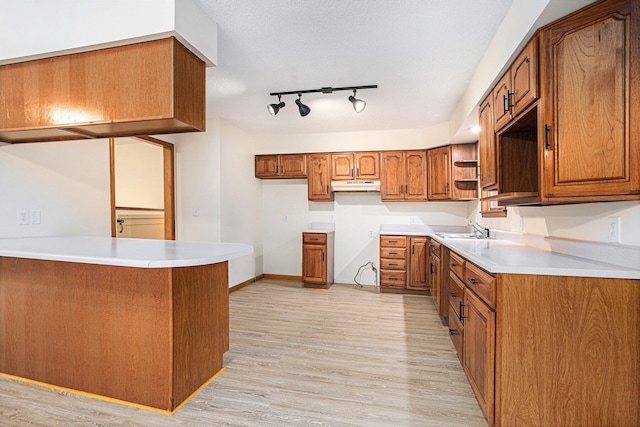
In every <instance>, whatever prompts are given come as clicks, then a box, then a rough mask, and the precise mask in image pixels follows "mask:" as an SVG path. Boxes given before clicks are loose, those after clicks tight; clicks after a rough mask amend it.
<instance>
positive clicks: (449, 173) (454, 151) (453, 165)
mask: <svg viewBox="0 0 640 427" xmlns="http://www.w3.org/2000/svg"><path fill="white" fill-rule="evenodd" d="M477 159H478V145H477V144H453V145H447V146H445V147H439V148H432V149H431V150H429V151H427V170H428V172H429V175H428V179H427V183H428V186H427V188H428V199H429V200H472V199H477V198H478V177H477V174H478V169H477V167H478V160H477Z"/></svg>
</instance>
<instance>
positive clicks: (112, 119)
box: [0, 37, 206, 143]
mask: <svg viewBox="0 0 640 427" xmlns="http://www.w3.org/2000/svg"><path fill="white" fill-rule="evenodd" d="M205 78H206V76H205V63H204V62H203V61H202V60H200V58H198V57H197V56H195V55H194V54H193V53H192V52H190V51H189V50H188V49H187V48H186V47H185V46H183V45H182V44H181V43H180V42H178V41H177V40H176V39H175V38H174V37H169V38H166V39H161V40H153V41H148V42H143V43H134V44H130V45H125V46H118V47H112V48H106V49H99V50H93V51H89V52H81V53H74V54H69V55H62V56H56V57H52V58H45V59H38V60H34V61H27V62H20V63H16V64H8V65H3V66H0V100H1V102H0V103H1V104H2V108H0V141H4V142H10V143H17V142H41V141H62V140H74V139H91V138H106V137H121V136H135V135H153V134H162V133H178V132H193V131H204V130H205V122H206V114H205V103H206V99H205Z"/></svg>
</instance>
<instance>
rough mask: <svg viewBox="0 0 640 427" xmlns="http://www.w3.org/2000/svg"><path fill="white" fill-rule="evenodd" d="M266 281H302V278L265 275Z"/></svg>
mask: <svg viewBox="0 0 640 427" xmlns="http://www.w3.org/2000/svg"><path fill="white" fill-rule="evenodd" d="M263 276H264V278H265V279H279V280H298V281H301V280H302V276H287V275H284V274H263Z"/></svg>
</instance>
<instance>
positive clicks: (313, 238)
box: [309, 237, 318, 241]
mask: <svg viewBox="0 0 640 427" xmlns="http://www.w3.org/2000/svg"><path fill="white" fill-rule="evenodd" d="M309 240H313V241H316V240H318V239H317V238H315V237H310V238H309Z"/></svg>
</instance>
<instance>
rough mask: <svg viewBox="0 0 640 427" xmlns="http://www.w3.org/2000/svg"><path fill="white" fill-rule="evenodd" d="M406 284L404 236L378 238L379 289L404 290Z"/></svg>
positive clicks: (405, 239)
mask: <svg viewBox="0 0 640 427" xmlns="http://www.w3.org/2000/svg"><path fill="white" fill-rule="evenodd" d="M406 284H407V238H406V236H384V235H381V236H380V289H381V290H383V289H404V288H405V286H406Z"/></svg>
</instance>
